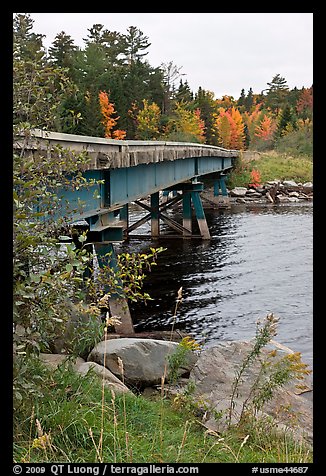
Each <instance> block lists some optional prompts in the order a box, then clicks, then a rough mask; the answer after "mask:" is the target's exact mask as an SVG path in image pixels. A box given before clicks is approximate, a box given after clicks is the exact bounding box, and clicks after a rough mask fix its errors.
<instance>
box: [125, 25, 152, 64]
mask: <svg viewBox="0 0 326 476" xmlns="http://www.w3.org/2000/svg"><path fill="white" fill-rule="evenodd" d="M125 44H126V49H125V53H126V57H127V60H128V63H129V64H132V63H135V62H136V61H139V60H141V59H142V58H143V57H144V56H146V55H147V54H148V51H145V50H147V48H149V47H150V45H151V44H150V43H149V42H148V37H147V36H145V35H144V33H143V32H142V31H141V30H139V29H138V28H136V27H135V26H130V27H129V28H128V29H127V34H126V35H125Z"/></svg>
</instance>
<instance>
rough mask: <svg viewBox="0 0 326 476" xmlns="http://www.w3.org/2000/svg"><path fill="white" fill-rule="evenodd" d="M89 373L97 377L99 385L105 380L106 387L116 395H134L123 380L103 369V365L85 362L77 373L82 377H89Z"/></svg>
mask: <svg viewBox="0 0 326 476" xmlns="http://www.w3.org/2000/svg"><path fill="white" fill-rule="evenodd" d="M89 372H90V373H93V374H94V375H95V376H96V380H97V382H98V383H102V382H103V379H104V385H105V387H107V388H109V389H111V390H113V391H114V392H115V393H118V394H120V393H132V392H131V390H129V388H128V387H127V386H126V385H124V383H123V382H121V380H119V379H118V378H117V377H116V376H115V375H114V374H113V373H112V372H110V370H108V369H107V368H105V367H103V365H99V364H97V363H96V362H84V363H82V364H81V365H80V366H79V367H78V369H77V373H79V374H81V375H87V374H88V373H89Z"/></svg>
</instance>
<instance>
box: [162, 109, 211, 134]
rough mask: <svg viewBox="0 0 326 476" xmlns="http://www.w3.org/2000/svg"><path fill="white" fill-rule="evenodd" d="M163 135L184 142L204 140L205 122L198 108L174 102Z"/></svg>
mask: <svg viewBox="0 0 326 476" xmlns="http://www.w3.org/2000/svg"><path fill="white" fill-rule="evenodd" d="M165 137H166V138H167V139H169V140H177V141H185V142H201V143H204V142H205V124H204V121H203V120H202V119H201V118H200V110H199V109H196V110H194V111H192V110H190V109H189V108H187V104H185V103H176V104H175V108H174V111H173V115H171V116H170V117H169V120H168V122H167V124H166V128H165Z"/></svg>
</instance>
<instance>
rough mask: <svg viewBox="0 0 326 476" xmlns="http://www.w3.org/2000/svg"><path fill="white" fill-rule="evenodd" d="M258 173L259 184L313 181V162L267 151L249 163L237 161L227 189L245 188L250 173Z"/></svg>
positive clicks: (307, 158) (249, 180)
mask: <svg viewBox="0 0 326 476" xmlns="http://www.w3.org/2000/svg"><path fill="white" fill-rule="evenodd" d="M253 169H255V170H258V171H259V172H260V176H261V182H262V183H264V182H267V181H269V180H279V181H282V180H294V181H296V182H301V183H305V182H310V181H313V162H312V160H311V159H310V158H309V157H307V156H302V157H293V156H290V155H288V154H285V153H278V152H276V151H269V152H265V153H263V154H261V157H260V158H259V159H256V160H251V161H249V162H245V161H243V160H242V161H239V162H238V164H237V166H236V168H235V169H234V170H233V171H232V172H231V174H230V176H229V179H228V187H229V188H233V187H235V186H244V187H247V186H248V184H249V183H250V182H251V176H250V173H251V171H252V170H253Z"/></svg>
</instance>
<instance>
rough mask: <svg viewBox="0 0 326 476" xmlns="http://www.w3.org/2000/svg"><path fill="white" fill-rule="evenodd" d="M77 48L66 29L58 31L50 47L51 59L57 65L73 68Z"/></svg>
mask: <svg viewBox="0 0 326 476" xmlns="http://www.w3.org/2000/svg"><path fill="white" fill-rule="evenodd" d="M76 50H77V47H76V46H75V44H74V40H73V39H72V37H71V36H70V35H67V34H66V33H65V32H64V31H62V32H61V33H58V34H57V35H56V37H55V39H54V41H53V43H52V46H51V47H50V48H49V60H50V62H51V63H53V64H54V65H56V66H60V67H62V68H69V69H70V68H71V67H72V64H73V60H74V59H73V55H74V52H75V51H76Z"/></svg>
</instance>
